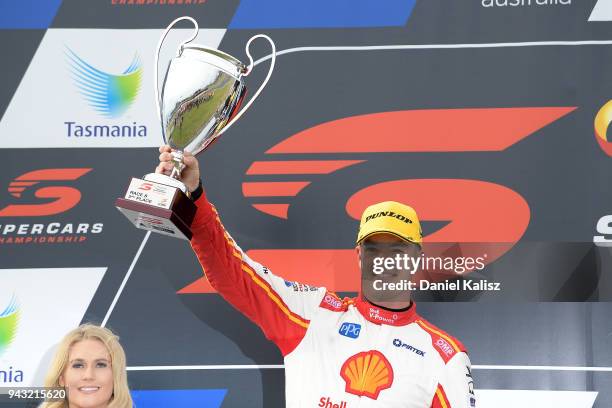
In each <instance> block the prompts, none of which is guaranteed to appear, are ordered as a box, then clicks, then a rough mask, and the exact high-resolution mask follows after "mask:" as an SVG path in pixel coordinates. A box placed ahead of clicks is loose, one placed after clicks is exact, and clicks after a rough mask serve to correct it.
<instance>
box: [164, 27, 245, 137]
mask: <svg viewBox="0 0 612 408" xmlns="http://www.w3.org/2000/svg"><path fill="white" fill-rule="evenodd" d="M181 20H189V21H191V22H192V23H193V25H194V26H195V27H194V31H193V35H192V36H191V38H189V39H188V40H186V41H183V42H182V43H181V45H180V47H179V51H178V53H177V55H180V54H181V52H182V51H183V46H184V45H185V44H187V43H189V42H191V41H193V40H194V39H195V38H196V37H197V36H198V32H199V31H200V27H199V26H198V22H197V21H195V19H194V18H192V17H189V16H183V17H179V18H177V19H175V20H173V21H172V22H171V23H170V24H168V27H166V30H165V31H164V33H163V34H162V36H161V38H160V39H159V42H158V43H157V50H156V51H155V73H154V75H153V77H154V78H153V80H154V81H155V104H156V105H157V113H158V115H159V120H160V121H162V120H163V119H162V111H161V99H160V95H159V77H158V75H159V71H158V65H159V53H160V51H161V47H162V44H163V42H164V40H165V39H166V36H167V35H168V33H169V32H170V29H171V28H172V27H173V26H174V25H175V24H176V23H178V22H179V21H181ZM249 58H250V56H249ZM251 61H252V60H251ZM164 143H165V140H164Z"/></svg>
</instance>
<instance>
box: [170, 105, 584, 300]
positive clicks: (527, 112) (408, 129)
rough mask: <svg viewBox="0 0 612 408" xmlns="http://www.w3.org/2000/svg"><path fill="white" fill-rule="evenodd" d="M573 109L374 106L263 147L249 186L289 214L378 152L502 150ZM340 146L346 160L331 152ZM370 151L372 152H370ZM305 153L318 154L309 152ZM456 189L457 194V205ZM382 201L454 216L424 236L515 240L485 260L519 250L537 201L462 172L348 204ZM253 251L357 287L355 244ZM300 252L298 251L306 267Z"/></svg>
mask: <svg viewBox="0 0 612 408" xmlns="http://www.w3.org/2000/svg"><path fill="white" fill-rule="evenodd" d="M575 109H576V107H573V106H568V107H521V108H468V109H423V110H406V111H395V112H381V113H371V114H366V115H359V116H353V117H347V118H342V119H338V120H334V121H331V122H326V123H322V124H320V125H317V126H314V127H312V128H309V129H306V130H304V131H302V132H299V133H297V134H295V135H293V136H290V137H288V138H286V139H284V140H282V141H281V142H280V143H278V144H276V145H275V146H273V147H272V148H270V149H268V150H267V151H266V152H265V154H266V160H260V161H255V162H253V163H252V164H251V166H250V167H249V168H248V169H247V171H246V174H245V176H246V180H245V182H244V183H243V184H242V193H243V196H244V197H245V198H247V199H248V200H249V201H250V202H251V205H252V206H253V208H255V209H257V210H258V211H261V212H263V213H265V214H268V215H271V216H273V217H277V218H280V219H289V218H290V215H291V208H292V205H293V204H294V203H295V202H296V198H295V197H297V196H298V195H299V194H300V193H301V192H302V191H303V190H304V189H305V188H306V187H308V186H310V185H311V183H313V182H315V181H317V180H319V178H320V177H321V176H329V175H330V174H332V173H335V172H339V171H341V170H345V169H347V168H349V167H355V166H363V165H364V164H365V163H366V162H367V161H368V158H369V157H372V158H374V156H376V155H377V154H380V153H436V152H502V151H504V150H506V149H509V148H510V147H512V146H514V145H515V144H517V143H519V142H521V141H523V140H525V139H527V138H528V137H530V136H532V135H534V134H536V133H537V132H538V131H540V130H541V129H543V128H545V127H547V126H548V125H550V124H552V123H554V122H556V121H557V120H559V119H561V118H563V117H565V116H566V115H568V114H569V113H571V112H572V111H574V110H575ZM500 124H506V125H504V126H500ZM508 124H512V125H511V126H509V125H508ZM398 129H401V132H400V131H398ZM424 134H426V135H427V137H423V136H422V135H424ZM492 134H494V135H495V137H491V135H492ZM371 135H376V137H371ZM292 154H300V156H301V158H300V160H278V159H277V157H278V155H281V157H286V156H287V155H292ZM335 154H337V155H338V156H341V158H338V159H333V156H332V155H335ZM350 154H354V155H355V156H356V157H354V158H351V157H350V156H349V155H350ZM364 154H368V156H367V157H366V158H364ZM307 155H310V156H312V159H304V156H307ZM330 156H332V158H330ZM347 156H348V157H347ZM268 157H269V160H268V159H267V158H268ZM263 180H265V181H263ZM448 197H453V202H452V205H450V204H449V203H448ZM482 197H486V200H483V199H482ZM380 201H398V202H404V203H408V204H410V205H411V206H412V207H413V208H415V209H416V211H417V213H418V214H419V217H420V219H421V221H440V220H445V221H449V222H448V223H447V224H446V225H444V226H442V227H441V228H439V229H438V230H436V231H434V232H433V233H430V234H429V235H427V236H425V237H424V242H425V243H427V242H429V243H453V242H475V243H478V242H481V243H488V242H490V243H508V245H506V246H504V247H500V251H499V252H498V253H497V254H495V255H494V256H488V258H487V263H491V262H493V261H495V260H496V259H498V258H499V257H500V256H502V255H503V254H504V253H505V252H507V251H509V250H510V249H512V247H513V245H514V244H515V243H517V242H518V241H519V240H520V239H521V237H522V236H523V234H524V233H525V231H526V229H527V226H528V225H529V221H530V218H531V211H530V208H529V204H528V203H527V201H526V200H525V198H523V196H522V195H521V194H519V193H518V192H517V191H515V190H513V189H511V188H509V187H507V186H504V185H501V184H497V183H493V182H488V181H483V180H475V179H459V178H419V179H399V180H397V179H396V180H391V181H384V182H380V183H376V184H373V185H369V186H367V187H364V188H362V189H361V190H359V191H357V192H355V193H354V194H352V195H351V196H350V197H349V198H348V199H347V201H346V204H345V206H344V208H345V209H346V212H347V213H348V215H349V216H350V217H351V218H353V219H354V220H359V219H360V216H361V214H362V212H363V210H364V209H365V208H366V207H367V206H368V205H371V204H373V203H376V202H380ZM500 214H504V216H503V217H500V216H499V215H500ZM248 255H249V256H251V257H252V258H253V259H257V260H258V261H259V262H261V263H262V264H265V265H266V266H268V267H269V268H270V269H271V270H273V271H275V273H277V274H279V275H281V276H284V277H286V278H289V279H291V280H296V281H307V282H317V283H318V284H320V285H321V286H325V287H328V288H331V289H332V290H335V291H341V292H358V291H359V287H360V281H359V278H358V277H359V271H358V270H357V267H358V266H357V264H356V262H355V254H354V249H352V248H350V249H256V250H250V251H248ZM489 255H491V254H489ZM294 259H300V261H301V262H300V265H299V267H298V266H297V265H296V264H295V263H294ZM338 285H341V287H339V286H338ZM210 292H214V290H213V289H212V288H211V287H210V285H209V284H208V283H207V282H205V280H199V281H197V282H194V283H192V284H190V285H188V286H187V287H185V288H183V289H182V290H181V291H179V293H210Z"/></svg>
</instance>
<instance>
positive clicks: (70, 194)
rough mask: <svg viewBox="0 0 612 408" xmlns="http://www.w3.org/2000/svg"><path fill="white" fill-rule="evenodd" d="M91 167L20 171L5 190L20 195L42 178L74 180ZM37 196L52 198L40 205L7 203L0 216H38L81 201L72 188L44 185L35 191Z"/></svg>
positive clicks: (17, 196)
mask: <svg viewBox="0 0 612 408" xmlns="http://www.w3.org/2000/svg"><path fill="white" fill-rule="evenodd" d="M90 171H91V169H90V168H75V169H45V170H35V171H30V172H28V173H25V174H22V175H21V176H19V177H17V178H16V179H15V180H14V181H12V182H11V183H10V184H9V187H8V192H9V193H10V194H11V195H12V196H13V197H15V198H21V196H22V194H23V193H24V191H25V190H26V189H31V188H34V187H35V186H37V185H38V184H40V183H42V182H45V181H73V180H76V179H78V178H80V177H82V176H83V175H85V174H87V173H89V172H90ZM34 196H35V197H36V198H39V199H42V200H47V199H52V200H53V201H50V202H45V203H39V204H10V205H8V206H6V207H4V208H3V209H1V210H0V217H40V216H48V215H56V214H60V213H63V212H65V211H68V210H70V209H71V208H73V207H74V206H75V205H77V204H78V203H79V201H81V192H80V191H79V190H78V189H76V188H74V187H66V186H47V187H45V186H43V187H38V188H36V190H35V191H34Z"/></svg>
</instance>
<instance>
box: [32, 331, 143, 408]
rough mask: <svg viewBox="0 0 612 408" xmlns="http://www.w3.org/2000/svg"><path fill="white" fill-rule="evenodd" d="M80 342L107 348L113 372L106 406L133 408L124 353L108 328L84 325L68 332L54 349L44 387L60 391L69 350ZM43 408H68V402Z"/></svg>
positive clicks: (64, 401)
mask: <svg viewBox="0 0 612 408" xmlns="http://www.w3.org/2000/svg"><path fill="white" fill-rule="evenodd" d="M83 340H99V341H101V342H102V344H104V345H105V346H106V349H107V350H108V354H110V359H111V367H112V370H113V395H112V396H111V400H110V402H109V405H108V407H109V408H132V404H133V403H132V397H131V396H130V389H129V388H128V382H127V372H126V369H125V367H126V361H125V352H124V351H123V347H121V344H119V337H118V336H116V335H115V334H113V332H112V331H110V330H109V329H107V328H104V327H100V326H95V325H93V324H83V325H81V326H79V327H77V328H76V329H74V330H72V331H70V332H69V333H68V334H66V336H64V338H63V339H62V341H61V342H60V344H59V346H58V347H57V351H56V352H55V356H54V358H53V361H52V363H51V368H50V369H49V371H48V372H47V378H46V379H45V387H54V388H62V386H61V385H60V383H59V381H60V376H61V375H62V374H63V373H64V370H65V369H66V366H67V365H68V358H69V354H70V348H71V347H72V345H74V344H75V343H78V342H79V341H83ZM41 407H42V408H68V400H67V399H64V400H63V401H54V402H47V403H45V404H43V405H42V406H41Z"/></svg>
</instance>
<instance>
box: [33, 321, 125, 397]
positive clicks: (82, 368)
mask: <svg viewBox="0 0 612 408" xmlns="http://www.w3.org/2000/svg"><path fill="white" fill-rule="evenodd" d="M125 367H126V361H125V352H124V351H123V348H122V347H121V344H119V337H117V336H116V335H114V334H113V332H111V331H110V330H108V329H106V328H104V327H99V326H95V325H92V324H84V325H81V326H79V327H78V328H76V329H74V330H72V331H71V332H69V333H68V334H67V335H66V336H65V337H64V339H63V340H62V341H61V342H60V344H59V346H58V348H57V351H56V353H55V357H54V358H53V362H52V364H51V368H50V369H49V372H48V373H47V378H46V380H45V387H63V388H65V389H66V399H65V400H63V401H56V402H47V403H45V404H43V405H42V406H41V407H43V408H132V397H131V396H130V390H129V388H128V382H127V373H126V370H125Z"/></svg>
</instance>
